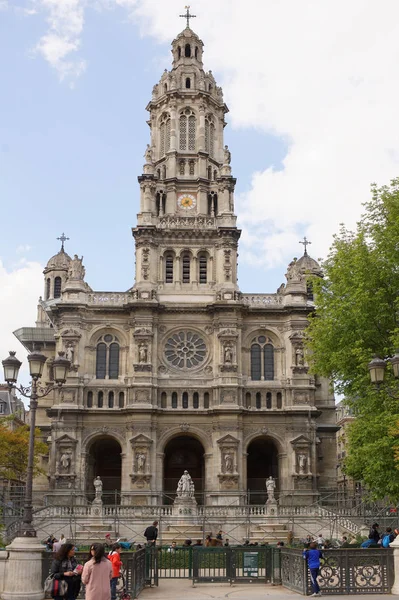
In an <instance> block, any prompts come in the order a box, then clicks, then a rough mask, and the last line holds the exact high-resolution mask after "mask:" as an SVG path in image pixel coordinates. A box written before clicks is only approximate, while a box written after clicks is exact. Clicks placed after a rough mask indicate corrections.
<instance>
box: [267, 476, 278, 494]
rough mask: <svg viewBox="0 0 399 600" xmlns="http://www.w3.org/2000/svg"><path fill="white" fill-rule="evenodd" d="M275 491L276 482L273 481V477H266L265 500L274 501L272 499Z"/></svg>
mask: <svg viewBox="0 0 399 600" xmlns="http://www.w3.org/2000/svg"><path fill="white" fill-rule="evenodd" d="M275 489H276V482H275V481H274V479H273V477H272V476H271V475H270V477H268V478H267V479H266V491H267V499H268V500H275V498H274V490H275Z"/></svg>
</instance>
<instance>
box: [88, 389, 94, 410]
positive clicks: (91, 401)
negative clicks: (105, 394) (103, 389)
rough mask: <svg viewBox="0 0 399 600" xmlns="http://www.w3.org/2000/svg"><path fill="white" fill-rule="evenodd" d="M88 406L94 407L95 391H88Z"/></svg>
mask: <svg viewBox="0 0 399 600" xmlns="http://www.w3.org/2000/svg"><path fill="white" fill-rule="evenodd" d="M87 408H93V392H87Z"/></svg>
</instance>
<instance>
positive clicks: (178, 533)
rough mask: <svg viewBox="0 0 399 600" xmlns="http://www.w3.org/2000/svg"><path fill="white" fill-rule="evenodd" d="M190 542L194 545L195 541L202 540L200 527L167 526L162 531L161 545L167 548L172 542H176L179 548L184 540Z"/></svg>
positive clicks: (188, 525)
mask: <svg viewBox="0 0 399 600" xmlns="http://www.w3.org/2000/svg"><path fill="white" fill-rule="evenodd" d="M188 539H190V540H192V543H193V544H195V542H196V541H197V540H202V527H201V525H192V524H191V523H187V525H167V527H165V529H163V530H162V545H163V546H169V545H170V544H171V543H172V542H176V543H177V545H178V546H181V545H182V544H183V542H184V541H185V540H188Z"/></svg>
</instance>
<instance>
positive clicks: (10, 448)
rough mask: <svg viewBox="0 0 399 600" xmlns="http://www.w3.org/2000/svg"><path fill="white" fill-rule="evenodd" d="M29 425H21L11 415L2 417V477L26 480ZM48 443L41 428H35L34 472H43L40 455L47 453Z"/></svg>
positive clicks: (0, 447) (0, 437)
mask: <svg viewBox="0 0 399 600" xmlns="http://www.w3.org/2000/svg"><path fill="white" fill-rule="evenodd" d="M28 451H29V427H28V426H27V425H21V424H19V423H18V421H17V420H16V419H14V417H13V416H12V415H11V416H10V417H4V418H2V419H0V477H1V478H2V479H6V480H10V481H20V482H22V481H24V480H25V476H26V470H27V467H28ZM47 452H48V448H47V445H46V444H45V443H44V442H42V441H41V438H40V430H39V429H37V428H36V430H35V462H34V474H35V475H37V474H39V473H41V472H42V471H41V469H40V467H39V462H40V456H41V455H43V454H47Z"/></svg>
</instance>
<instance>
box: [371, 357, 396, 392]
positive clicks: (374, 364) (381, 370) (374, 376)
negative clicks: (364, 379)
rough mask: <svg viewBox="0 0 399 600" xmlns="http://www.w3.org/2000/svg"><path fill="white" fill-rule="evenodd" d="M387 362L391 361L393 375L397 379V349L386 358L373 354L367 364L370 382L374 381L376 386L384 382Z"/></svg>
mask: <svg viewBox="0 0 399 600" xmlns="http://www.w3.org/2000/svg"><path fill="white" fill-rule="evenodd" d="M388 363H391V365H392V370H393V376H394V377H395V379H399V350H396V352H395V355H394V356H391V357H390V358H387V359H386V360H384V359H382V358H380V357H379V356H377V355H375V356H374V358H373V359H372V360H371V361H370V362H369V364H368V365H367V367H368V370H369V375H370V379H371V383H374V384H375V385H376V386H377V388H378V387H379V386H380V385H381V384H382V383H384V378H385V369H386V367H387V364H388Z"/></svg>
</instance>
